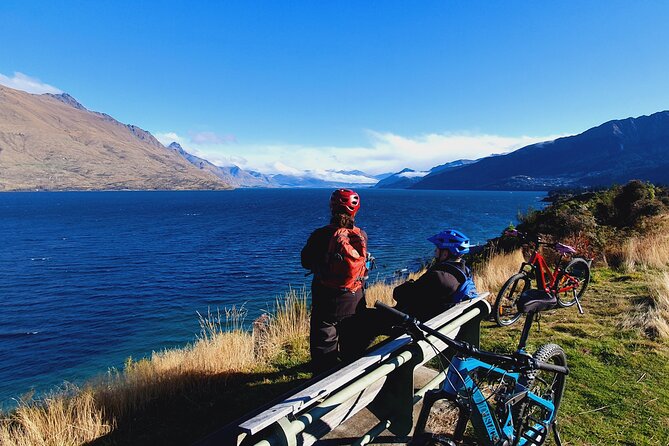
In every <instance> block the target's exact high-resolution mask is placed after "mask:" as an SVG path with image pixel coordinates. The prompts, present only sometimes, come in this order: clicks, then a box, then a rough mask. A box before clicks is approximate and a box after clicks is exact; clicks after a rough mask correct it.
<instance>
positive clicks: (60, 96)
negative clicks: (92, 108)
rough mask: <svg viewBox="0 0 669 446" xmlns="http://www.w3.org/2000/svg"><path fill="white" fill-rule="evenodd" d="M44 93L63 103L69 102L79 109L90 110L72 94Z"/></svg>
mask: <svg viewBox="0 0 669 446" xmlns="http://www.w3.org/2000/svg"><path fill="white" fill-rule="evenodd" d="M44 94H45V95H46V96H49V97H52V98H54V99H56V100H58V101H60V102H62V103H63V104H67V105H69V106H70V107H74V108H76V109H77V110H88V109H87V108H86V107H84V106H83V105H81V104H80V103H79V101H77V100H76V99H74V98H73V97H72V96H70V95H69V94H67V93H60V94H53V93H44Z"/></svg>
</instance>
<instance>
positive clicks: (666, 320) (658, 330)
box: [621, 271, 669, 339]
mask: <svg viewBox="0 0 669 446" xmlns="http://www.w3.org/2000/svg"><path fill="white" fill-rule="evenodd" d="M647 277H648V280H649V282H648V291H649V295H648V296H647V297H643V298H641V299H639V300H638V302H637V303H635V304H634V309H633V311H632V312H631V313H629V314H628V315H627V316H625V318H624V319H623V322H622V324H621V325H622V327H623V328H632V329H638V330H641V331H642V332H643V333H644V334H646V335H647V336H649V337H651V338H653V339H654V338H663V339H667V338H669V272H667V271H663V272H661V273H659V274H658V275H650V274H648V275H647Z"/></svg>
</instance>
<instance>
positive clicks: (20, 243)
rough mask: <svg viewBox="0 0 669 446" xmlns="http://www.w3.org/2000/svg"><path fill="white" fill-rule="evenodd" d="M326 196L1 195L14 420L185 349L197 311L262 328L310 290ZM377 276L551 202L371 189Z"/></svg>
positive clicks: (368, 218) (3, 399) (0, 345)
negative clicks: (273, 311)
mask: <svg viewBox="0 0 669 446" xmlns="http://www.w3.org/2000/svg"><path fill="white" fill-rule="evenodd" d="M330 192H331V191H330V190H326V189H311V190H299V189H297V190H296V189H292V190H286V189H264V190H250V189H242V190H235V191H229V192H61V193H44V192H42V193H3V194H0V235H1V237H2V240H1V242H0V243H1V247H0V305H1V308H2V310H1V312H0V358H2V360H1V362H0V407H5V408H7V407H11V406H12V405H13V402H14V400H13V398H16V397H18V396H20V395H21V394H24V393H26V392H28V391H30V390H31V389H34V390H36V391H38V392H43V391H45V390H48V389H51V388H53V387H54V386H57V385H61V384H62V383H63V382H74V383H79V382H82V381H83V380H85V379H88V378H90V377H92V376H94V375H97V374H99V373H103V372H105V371H106V370H107V369H108V368H109V367H120V366H122V364H123V362H124V360H125V359H126V358H127V357H129V356H132V357H133V358H140V357H144V356H148V355H150V353H151V351H153V350H160V349H163V348H166V347H174V346H181V345H184V344H185V343H187V342H191V341H193V340H194V338H195V336H196V335H197V333H198V332H199V326H198V321H197V314H196V312H200V313H206V312H207V310H208V308H212V309H214V310H215V309H216V308H217V307H218V308H223V307H230V306H232V305H237V306H239V305H241V304H245V307H246V308H247V309H248V310H249V315H248V319H249V320H251V319H253V318H254V317H256V316H257V315H259V314H260V313H261V312H262V311H263V310H267V309H268V308H271V306H272V302H273V301H274V299H275V297H277V296H279V295H281V294H282V293H283V292H285V291H286V290H287V289H288V287H289V286H292V287H297V288H300V287H302V286H303V285H305V284H308V283H309V281H310V278H309V277H305V271H304V270H302V269H301V267H300V263H299V252H300V249H301V248H302V246H303V244H304V242H305V241H306V239H307V237H308V236H309V234H310V233H311V231H312V230H313V229H315V228H316V227H319V226H323V225H325V224H327V222H328V219H329V211H328V198H329V194H330ZM360 193H361V201H362V208H361V211H360V213H359V214H358V218H357V223H358V225H359V226H361V227H362V228H364V229H365V230H366V231H367V233H368V234H369V249H370V251H371V252H372V253H373V254H374V255H375V256H376V257H377V266H378V269H377V270H375V271H373V272H372V277H375V276H377V277H379V278H383V277H386V276H390V275H392V274H393V272H395V271H397V270H399V269H402V268H407V267H408V268H415V267H416V266H417V265H419V264H420V262H421V260H423V259H425V258H429V257H430V255H431V253H432V252H433V249H432V246H431V245H430V244H429V242H427V241H426V240H425V239H426V237H428V236H430V235H432V234H434V233H436V232H438V231H439V230H441V229H445V228H446V227H455V228H460V229H461V230H462V231H463V232H465V233H466V234H467V235H469V236H470V237H471V238H472V241H473V242H474V243H477V242H478V243H484V242H485V241H486V240H487V239H488V238H491V237H493V236H496V235H498V234H499V233H500V231H501V230H502V229H503V228H504V227H506V225H508V224H509V223H510V222H515V221H516V216H517V214H518V212H525V211H527V209H528V208H529V207H533V208H540V207H542V203H541V201H540V200H541V198H543V196H544V194H543V193H541V192H482V191H406V190H366V189H365V190H360Z"/></svg>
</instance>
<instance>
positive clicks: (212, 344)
mask: <svg viewBox="0 0 669 446" xmlns="http://www.w3.org/2000/svg"><path fill="white" fill-rule="evenodd" d="M306 298H307V292H306V290H302V291H301V292H296V291H295V290H290V291H289V292H288V293H287V294H286V296H285V298H284V299H283V300H279V299H277V304H276V307H275V311H274V314H273V315H271V316H268V317H267V319H266V321H265V322H263V325H262V327H263V328H262V329H261V330H254V331H253V332H252V333H250V332H248V331H244V330H243V329H242V320H243V316H244V314H245V312H244V310H243V309H234V308H233V309H232V310H226V311H224V313H223V314H221V313H220V312H216V313H208V314H207V315H206V316H200V326H201V333H200V336H199V337H198V340H197V341H196V342H195V343H193V344H192V345H189V346H187V347H184V348H181V349H170V350H165V351H162V352H154V353H153V354H152V356H151V358H148V359H142V360H139V361H131V360H130V361H128V363H127V364H126V366H125V368H124V370H110V371H109V372H108V373H107V374H106V375H105V376H103V377H100V378H98V379H97V380H95V381H93V382H91V383H90V384H89V385H87V386H86V387H85V388H83V389H76V388H71V389H69V390H68V391H63V392H60V393H57V394H54V395H53V396H52V397H49V398H45V399H44V400H42V401H32V402H27V403H22V404H21V405H20V407H18V408H17V409H16V410H14V411H13V412H12V413H10V414H6V415H5V416H4V419H2V420H0V444H1V445H3V446H28V445H31V446H32V445H39V446H42V445H44V446H47V445H48V446H51V445H53V446H60V445H79V444H84V443H86V442H89V441H92V440H94V439H96V438H99V437H101V436H103V435H105V434H107V433H109V432H110V431H111V430H112V429H113V428H114V426H115V425H116V420H118V419H120V418H121V417H124V416H126V415H128V414H132V413H138V412H141V411H142V409H143V408H145V407H147V406H149V405H150V404H152V403H153V402H155V401H156V400H159V399H162V400H164V399H169V398H170V396H174V395H180V394H186V395H192V394H197V393H198V392H206V391H207V390H208V389H207V383H208V382H210V381H211V380H213V379H214V378H217V377H220V376H225V375H226V374H231V373H235V372H250V371H252V370H257V369H258V368H259V367H262V366H263V365H264V364H267V363H268V360H269V359H270V356H271V355H272V354H275V353H276V352H278V351H279V350H280V348H281V346H283V345H286V344H288V343H294V342H295V340H296V339H298V338H303V339H306V336H307V334H308V327H309V315H308V311H307V305H306Z"/></svg>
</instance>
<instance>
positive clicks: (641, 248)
mask: <svg viewBox="0 0 669 446" xmlns="http://www.w3.org/2000/svg"><path fill="white" fill-rule="evenodd" d="M643 233H644V235H641V236H634V237H630V238H627V239H626V240H625V241H624V242H622V244H619V245H616V244H611V245H610V246H608V247H607V248H606V249H605V258H606V260H607V263H608V264H609V265H610V266H612V267H614V268H618V269H620V270H623V271H635V270H637V269H646V268H657V269H664V268H666V267H668V266H669V217H668V216H666V215H662V216H659V217H655V218H653V219H649V220H648V221H647V222H646V226H645V227H644V228H643Z"/></svg>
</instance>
